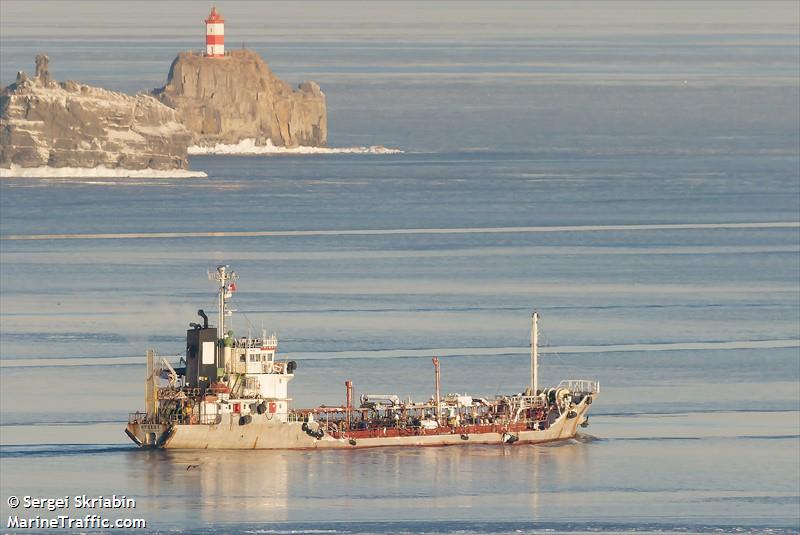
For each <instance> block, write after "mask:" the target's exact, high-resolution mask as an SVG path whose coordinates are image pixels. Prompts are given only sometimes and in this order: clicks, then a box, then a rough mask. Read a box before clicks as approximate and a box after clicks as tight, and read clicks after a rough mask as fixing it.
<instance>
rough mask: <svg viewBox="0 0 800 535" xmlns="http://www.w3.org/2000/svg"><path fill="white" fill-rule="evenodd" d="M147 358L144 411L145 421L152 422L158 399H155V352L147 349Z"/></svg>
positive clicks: (156, 410)
mask: <svg viewBox="0 0 800 535" xmlns="http://www.w3.org/2000/svg"><path fill="white" fill-rule="evenodd" d="M146 357H147V371H146V373H147V378H146V380H145V382H144V410H145V413H147V421H148V422H150V421H153V419H154V418H155V416H156V413H157V412H158V399H157V398H156V377H155V374H156V363H155V360H156V356H155V351H153V350H152V349H148V350H147V353H146Z"/></svg>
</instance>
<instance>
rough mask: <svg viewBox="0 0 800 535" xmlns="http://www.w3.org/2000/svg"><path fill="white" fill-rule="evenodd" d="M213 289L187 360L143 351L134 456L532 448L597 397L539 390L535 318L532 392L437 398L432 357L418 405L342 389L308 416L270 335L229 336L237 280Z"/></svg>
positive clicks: (581, 386) (221, 271)
mask: <svg viewBox="0 0 800 535" xmlns="http://www.w3.org/2000/svg"><path fill="white" fill-rule="evenodd" d="M209 278H210V279H211V280H212V281H214V282H216V284H217V286H218V290H217V305H218V319H217V326H216V327H215V326H211V325H209V318H208V316H207V315H206V313H205V312H204V311H203V310H198V316H199V318H200V319H201V321H200V322H193V323H190V328H189V330H188V331H187V333H186V355H185V357H182V358H181V359H180V363H179V364H178V365H177V366H173V365H172V364H171V363H170V362H169V361H168V359H166V358H164V357H161V358H158V357H157V355H156V353H155V352H154V351H153V350H148V351H147V352H146V361H147V366H146V373H145V396H144V397H145V410H144V411H139V412H135V413H131V414H130V415H129V417H128V424H127V427H126V429H125V433H126V434H127V435H128V437H129V438H130V439H131V440H132V441H133V442H134V443H135V444H136V445H137V446H140V447H142V448H169V449H356V448H374V447H381V446H395V447H406V446H446V445H457V444H458V445H467V444H497V445H512V444H540V443H545V442H554V441H559V440H568V439H571V438H573V437H574V436H575V435H576V433H577V432H578V427H579V426H584V427H585V426H586V425H588V422H589V419H588V410H589V406H590V405H591V404H592V401H593V400H594V398H596V397H597V395H598V394H599V392H600V385H599V383H598V382H597V381H591V380H565V381H561V382H560V383H559V384H558V385H556V386H553V387H545V388H541V389H540V388H539V386H538V353H539V351H538V334H539V333H538V319H539V315H538V313H536V312H534V313H533V314H532V317H531V319H532V321H531V366H530V370H531V373H530V383H529V384H528V385H526V387H525V388H524V389H523V390H522V391H521V392H519V393H512V394H507V395H497V396H493V397H491V398H487V397H481V396H473V395H469V394H446V395H442V394H441V392H440V371H441V370H440V366H439V360H438V358H436V357H433V358H432V361H433V368H434V386H435V388H434V393H433V395H431V397H430V398H429V399H427V400H425V401H422V402H414V401H412V400H411V399H410V398H406V399H401V398H400V396H398V395H396V394H386V393H380V394H372V393H364V394H362V395H360V396H359V398H358V402H357V403H355V402H354V396H353V384H352V382H351V381H345V384H344V387H345V389H344V390H345V396H344V400H343V401H344V403H343V404H341V405H339V406H333V407H332V406H328V405H325V406H320V407H316V408H310V409H300V408H294V407H292V406H291V404H290V401H291V399H290V397H289V382H290V381H291V380H292V379H293V378H294V375H295V373H296V371H297V363H296V362H295V361H291V360H282V359H280V358H279V357H278V355H277V348H278V339H277V336H275V335H274V334H271V335H267V333H266V331H262V333H261V336H258V337H251V336H250V335H249V334H248V336H245V337H235V336H234V333H233V331H232V330H226V329H229V327H230V325H231V321H232V315H233V312H234V310H233V309H232V308H231V307H230V302H229V300H230V299H231V297H232V295H233V293H234V292H235V291H236V290H237V288H236V281H237V280H238V275H237V274H236V272H234V271H232V270H231V269H230V267H229V266H227V265H221V266H218V267H217V268H216V270H215V271H213V272H210V273H209Z"/></svg>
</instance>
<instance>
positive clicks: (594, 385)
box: [557, 379, 600, 394]
mask: <svg viewBox="0 0 800 535" xmlns="http://www.w3.org/2000/svg"><path fill="white" fill-rule="evenodd" d="M557 388H566V389H567V390H569V391H570V392H572V393H573V394H597V393H598V392H600V382H599V381H589V380H586V379H567V380H565V381H561V382H560V383H558V387H557Z"/></svg>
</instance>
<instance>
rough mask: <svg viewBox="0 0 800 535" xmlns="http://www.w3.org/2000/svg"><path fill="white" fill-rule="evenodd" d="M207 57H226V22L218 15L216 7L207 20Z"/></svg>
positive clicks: (212, 9)
mask: <svg viewBox="0 0 800 535" xmlns="http://www.w3.org/2000/svg"><path fill="white" fill-rule="evenodd" d="M206 56H207V57H209V58H221V57H224V56H225V20H224V19H223V18H222V15H220V14H219V13H217V8H216V7H212V8H211V14H210V15H209V16H208V18H207V19H206Z"/></svg>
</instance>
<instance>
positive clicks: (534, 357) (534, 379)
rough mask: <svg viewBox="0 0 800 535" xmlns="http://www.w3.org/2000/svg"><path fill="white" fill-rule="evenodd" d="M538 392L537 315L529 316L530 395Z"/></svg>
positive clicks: (535, 313) (536, 313)
mask: <svg viewBox="0 0 800 535" xmlns="http://www.w3.org/2000/svg"><path fill="white" fill-rule="evenodd" d="M537 390H539V313H538V312H534V313H533V314H531V395H532V396H535V395H536V391H537Z"/></svg>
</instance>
